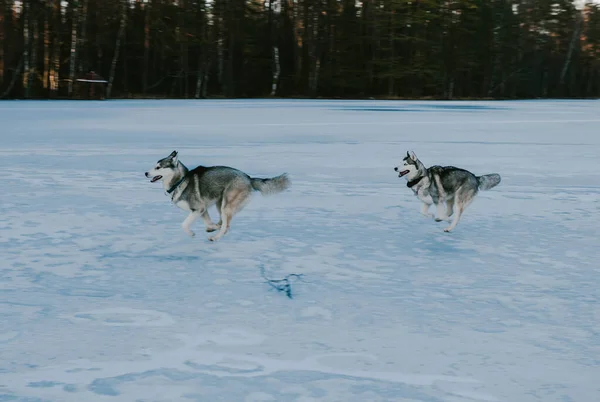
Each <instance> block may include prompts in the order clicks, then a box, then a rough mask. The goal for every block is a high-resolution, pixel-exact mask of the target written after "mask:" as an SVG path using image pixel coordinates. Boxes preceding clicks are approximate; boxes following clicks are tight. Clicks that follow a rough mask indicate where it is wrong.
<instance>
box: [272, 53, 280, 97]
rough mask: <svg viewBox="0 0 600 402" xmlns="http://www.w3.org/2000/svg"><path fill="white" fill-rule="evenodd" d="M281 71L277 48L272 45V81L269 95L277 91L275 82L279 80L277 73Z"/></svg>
mask: <svg viewBox="0 0 600 402" xmlns="http://www.w3.org/2000/svg"><path fill="white" fill-rule="evenodd" d="M280 73H281V65H280V64H279V48H278V47H277V46H273V82H272V84H271V96H275V94H276V93H277V83H278V82H279V74H280Z"/></svg>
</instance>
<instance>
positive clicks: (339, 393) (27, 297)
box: [0, 100, 600, 402]
mask: <svg viewBox="0 0 600 402" xmlns="http://www.w3.org/2000/svg"><path fill="white" fill-rule="evenodd" d="M0 122H1V128H0V135H1V137H2V143H1V144H2V145H1V148H0V154H1V156H2V161H3V166H4V167H3V171H4V174H3V181H2V183H3V186H2V187H3V192H2V195H1V196H0V197H1V202H0V261H1V262H0V289H1V292H0V323H1V324H0V356H1V358H0V401H13V400H14V401H60V402H69V401H74V402H75V401H76V402H81V401H86V402H88V401H127V402H129V401H145V402H148V401H153V402H158V401H210V402H216V401H248V402H250V401H298V402H300V401H302V402H308V401H360V402H363V401H403V402H417V401H419V402H440V401H444V402H473V401H492V402H496V401H507V402H528V401H543V402H551V401H577V402H588V401H589V402H592V401H597V400H600V385H599V382H598V379H599V378H600V306H599V301H600V280H599V279H598V278H599V273H600V266H599V264H598V261H599V258H598V257H600V251H599V247H598V245H599V244H600V243H599V241H598V235H599V233H600V231H599V229H598V226H599V224H600V158H599V156H600V135H598V127H599V126H600V125H599V123H600V102H598V101H504V102H416V101H415V102H384V101H337V100H336V101H333V100H331V101H300V100H235V101H233V100H222V101H213V100H211V101H105V102H67V101H54V102H33V101H31V102H19V101H15V102H2V103H0ZM175 149H176V150H178V151H179V158H180V160H181V161H182V162H184V163H185V164H186V165H187V166H190V167H193V166H195V165H197V164H204V165H213V164H219V165H229V166H234V167H236V168H239V169H242V170H244V171H246V172H247V173H249V174H250V175H252V176H258V177H272V176H275V175H278V174H280V173H283V172H288V173H289V175H290V178H291V179H292V187H291V188H290V190H288V191H287V192H284V193H282V194H277V195H272V196H268V197H265V196H261V195H260V194H256V195H255V196H253V198H252V201H251V202H250V203H249V205H248V206H247V207H246V208H245V209H244V210H243V211H242V212H241V213H239V214H238V215H237V216H236V217H235V218H234V219H233V223H232V227H231V231H230V232H229V233H228V234H227V235H226V236H225V237H224V238H223V239H221V241H219V242H217V243H211V242H209V241H208V240H207V237H208V235H207V234H206V233H205V232H204V230H203V227H202V222H201V221H198V222H196V223H195V225H194V227H193V228H194V229H195V231H196V237H195V238H190V237H188V236H187V235H186V234H185V233H184V232H183V230H182V229H181V226H180V225H181V222H182V221H183V219H184V218H185V216H186V213H185V212H184V211H182V210H179V209H178V208H176V207H174V206H173V205H171V204H170V203H169V198H168V197H166V196H165V194H164V192H163V190H162V189H161V185H160V184H158V183H154V184H151V183H149V180H148V179H146V178H145V177H144V172H145V171H146V170H148V169H150V168H151V167H152V166H153V165H154V163H155V162H156V161H157V160H158V159H160V158H162V157H165V156H167V155H168V154H169V153H170V152H171V151H173V150H175ZM407 150H414V151H415V152H416V154H417V155H418V156H419V157H420V158H421V159H422V160H423V162H424V163H425V164H427V165H432V164H452V165H456V166H460V167H463V168H466V169H469V170H471V171H472V172H475V173H476V174H485V173H499V174H501V175H502V183H501V184H500V185H499V186H498V187H496V188H494V189H492V190H490V191H487V192H481V193H480V194H479V195H478V197H477V198H476V199H475V201H474V202H473V204H471V206H470V207H469V208H468V209H467V211H466V212H465V214H464V215H463V218H462V220H461V222H460V223H459V224H458V226H457V227H456V229H455V231H454V232H452V233H443V231H442V229H443V228H444V227H445V226H446V225H447V224H445V223H436V222H434V221H433V220H430V219H427V218H425V217H423V216H422V215H420V213H419V210H420V203H419V201H418V200H417V199H416V198H415V197H414V196H413V195H412V192H411V191H410V190H409V189H407V188H406V184H405V183H406V182H405V180H404V179H399V178H398V177H397V175H396V173H395V172H394V171H393V167H394V166H396V165H397V164H398V163H399V161H400V160H401V158H402V156H403V155H404V154H405V153H406V151H407ZM210 212H211V216H212V218H213V220H216V219H218V215H217V214H216V211H215V210H214V208H213V209H211V211H210ZM261 266H264V268H265V271H266V275H267V276H268V277H269V278H274V279H281V278H283V277H285V276H286V275H288V274H303V275H304V276H303V278H301V280H294V279H290V280H291V282H292V291H293V296H294V298H293V299H289V298H287V297H286V296H285V294H284V293H278V292H277V291H275V290H274V289H273V288H271V287H270V286H269V285H268V284H266V283H265V282H264V279H263V278H262V277H261V275H260V268H261Z"/></svg>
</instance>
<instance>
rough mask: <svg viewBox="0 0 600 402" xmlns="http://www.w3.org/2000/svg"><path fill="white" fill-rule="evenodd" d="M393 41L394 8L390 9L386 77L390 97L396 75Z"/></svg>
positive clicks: (393, 90)
mask: <svg viewBox="0 0 600 402" xmlns="http://www.w3.org/2000/svg"><path fill="white" fill-rule="evenodd" d="M391 7H393V3H390V8H391ZM395 42H396V30H395V21H394V10H393V9H390V42H389V46H390V60H389V61H390V66H389V69H390V71H389V77H388V96H390V97H392V96H394V92H395V89H394V78H395V76H396V74H395V73H396V71H395V65H394V61H395V60H394V58H395V56H396V55H395V52H394V47H395Z"/></svg>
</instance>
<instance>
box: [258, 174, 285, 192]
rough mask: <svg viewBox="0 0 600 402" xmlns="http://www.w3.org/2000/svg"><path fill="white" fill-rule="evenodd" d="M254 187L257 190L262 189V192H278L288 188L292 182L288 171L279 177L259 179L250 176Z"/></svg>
mask: <svg viewBox="0 0 600 402" xmlns="http://www.w3.org/2000/svg"><path fill="white" fill-rule="evenodd" d="M250 183H251V184H252V188H253V189H255V190H256V191H260V192H261V194H264V195H269V194H277V193H281V192H282V191H284V190H286V189H288V188H289V187H290V185H291V184H292V183H291V182H290V179H289V177H288V175H287V173H284V174H281V175H279V176H277V177H272V178H270V179H257V178H255V177H251V178H250Z"/></svg>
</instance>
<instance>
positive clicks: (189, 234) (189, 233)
mask: <svg viewBox="0 0 600 402" xmlns="http://www.w3.org/2000/svg"><path fill="white" fill-rule="evenodd" d="M185 234H187V235H188V236H190V237H194V236H196V233H194V232H193V231H191V230H189V231H187V232H185Z"/></svg>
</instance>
